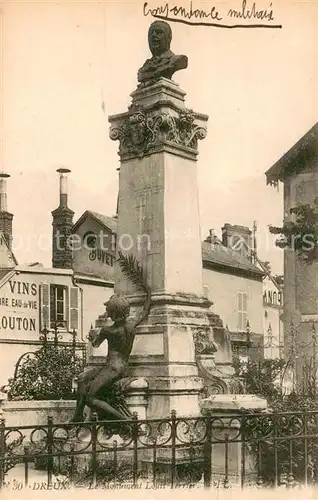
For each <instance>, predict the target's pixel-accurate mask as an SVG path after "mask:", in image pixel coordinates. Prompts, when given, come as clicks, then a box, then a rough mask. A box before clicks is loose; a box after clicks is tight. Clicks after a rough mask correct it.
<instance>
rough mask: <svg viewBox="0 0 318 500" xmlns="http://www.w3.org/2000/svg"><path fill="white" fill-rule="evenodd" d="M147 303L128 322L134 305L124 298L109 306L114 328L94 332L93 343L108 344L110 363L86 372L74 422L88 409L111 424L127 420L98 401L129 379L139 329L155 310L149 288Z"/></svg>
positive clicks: (80, 379) (81, 378)
mask: <svg viewBox="0 0 318 500" xmlns="http://www.w3.org/2000/svg"><path fill="white" fill-rule="evenodd" d="M145 288H146V289H147V290H146V292H147V296H146V300H145V302H144V306H143V310H142V313H141V315H140V316H139V317H138V318H137V319H136V320H135V321H131V320H128V316H129V312H130V304H129V302H128V300H127V299H126V298H125V297H123V296H120V295H116V294H115V295H113V296H112V297H111V298H110V299H109V301H108V302H106V312H107V316H108V317H110V318H111V320H112V321H113V324H111V325H110V326H104V327H102V328H98V329H96V330H91V332H90V333H89V339H90V341H91V342H92V345H93V347H99V346H100V345H101V344H102V343H103V342H104V340H107V341H108V354H107V358H106V363H105V365H104V366H102V367H94V368H91V369H89V370H87V371H84V372H82V373H81V374H80V375H79V377H78V389H77V404H76V409H75V413H74V415H73V418H72V420H71V422H82V421H83V420H84V417H83V412H84V408H85V406H86V405H87V406H89V407H90V408H92V409H93V410H95V411H97V412H103V414H106V415H107V416H108V418H109V419H111V420H127V418H128V417H127V416H126V415H124V414H122V413H120V412H119V411H118V410H117V409H116V408H113V407H112V406H111V405H110V404H109V403H107V402H106V401H103V400H101V399H99V398H98V392H99V391H100V390H101V389H103V392H105V389H106V392H107V387H110V386H111V385H112V384H114V383H115V382H117V381H118V380H120V379H122V378H124V377H125V376H127V369H128V359H129V356H130V353H131V351H132V347H133V342H134V338H135V331H136V328H137V326H138V325H139V324H140V323H141V322H142V321H143V320H144V319H145V318H146V317H147V316H148V314H149V311H150V307H151V293H150V290H149V288H148V287H145Z"/></svg>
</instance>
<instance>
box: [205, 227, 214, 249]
mask: <svg viewBox="0 0 318 500" xmlns="http://www.w3.org/2000/svg"><path fill="white" fill-rule="evenodd" d="M216 239H217V237H216V235H215V233H214V229H209V235H208V236H207V237H206V238H205V240H204V242H205V243H210V244H211V245H213V244H214V243H215V241H216Z"/></svg>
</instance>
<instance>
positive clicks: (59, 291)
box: [50, 285, 67, 328]
mask: <svg viewBox="0 0 318 500" xmlns="http://www.w3.org/2000/svg"><path fill="white" fill-rule="evenodd" d="M66 291H67V289H66V287H65V286H63V285H50V327H51V328H54V326H55V324H56V326H57V327H58V328H66V327H67V307H66V306H67V304H66V302H67V300H66Z"/></svg>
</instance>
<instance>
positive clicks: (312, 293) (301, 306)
mask: <svg viewBox="0 0 318 500" xmlns="http://www.w3.org/2000/svg"><path fill="white" fill-rule="evenodd" d="M266 177H267V183H268V184H270V185H274V186H277V185H278V183H279V182H282V183H283V184H284V223H285V224H289V223H294V222H295V215H294V214H293V213H291V209H293V208H295V207H299V206H301V205H309V206H311V207H314V206H315V205H316V206H317V202H318V123H316V124H315V125H314V126H313V127H312V128H311V129H310V130H309V131H308V132H307V133H306V134H305V135H304V136H303V137H301V138H300V140H299V141H298V142H297V143H296V144H294V145H293V146H292V147H291V149H290V150H289V151H287V153H285V154H284V155H283V156H282V157H281V158H280V159H279V160H278V161H277V162H276V163H275V164H274V165H273V166H272V167H271V168H270V169H269V170H268V171H267V172H266ZM312 230H313V232H314V228H313V229H312ZM308 232H309V233H310V232H311V230H310V228H309V229H308ZM311 236H314V235H313V234H312V235H311V234H307V237H311ZM299 237H301V238H303V240H302V241H301V245H302V250H303V251H306V250H307V251H309V250H310V245H309V243H310V240H308V241H306V239H305V238H306V235H295V237H294V241H293V242H292V243H291V244H285V242H282V241H281V242H280V243H279V246H282V247H285V248H284V314H283V322H284V354H285V357H286V358H289V357H290V355H291V352H292V351H294V352H295V351H296V350H297V352H298V353H299V354H300V355H298V356H297V378H298V380H301V379H302V376H303V373H302V370H303V363H304V359H305V357H306V356H307V355H309V356H311V355H312V354H314V353H313V331H315V332H316V331H318V260H314V261H313V262H312V263H311V264H308V263H307V262H305V261H304V259H303V258H302V257H301V255H300V254H299V253H298V252H297V251H295V250H296V245H295V241H296V238H298V239H299ZM286 243H287V242H286ZM297 246H298V247H299V245H297ZM315 355H316V354H315Z"/></svg>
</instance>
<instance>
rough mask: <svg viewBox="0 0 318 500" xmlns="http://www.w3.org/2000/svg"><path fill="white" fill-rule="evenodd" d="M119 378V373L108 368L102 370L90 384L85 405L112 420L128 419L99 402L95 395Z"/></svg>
mask: <svg viewBox="0 0 318 500" xmlns="http://www.w3.org/2000/svg"><path fill="white" fill-rule="evenodd" d="M120 378H121V375H120V373H119V372H117V371H115V370H113V369H112V368H109V367H105V368H103V369H102V370H101V371H100V372H99V373H98V375H97V376H96V378H95V379H94V380H93V382H92V383H91V384H90V387H89V390H88V393H87V398H86V404H87V405H88V406H90V407H91V408H95V409H96V410H101V411H102V412H105V413H107V414H108V415H109V416H110V417H111V418H112V419H114V420H127V418H128V417H127V416H126V415H124V414H122V413H120V412H119V411H118V410H116V409H115V408H113V407H112V406H111V405H110V404H109V403H106V401H101V400H100V399H98V398H96V394H97V393H98V391H99V390H100V389H101V388H102V387H103V388H105V387H107V386H111V385H112V384H113V383H114V382H116V381H117V380H119V379H120Z"/></svg>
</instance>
